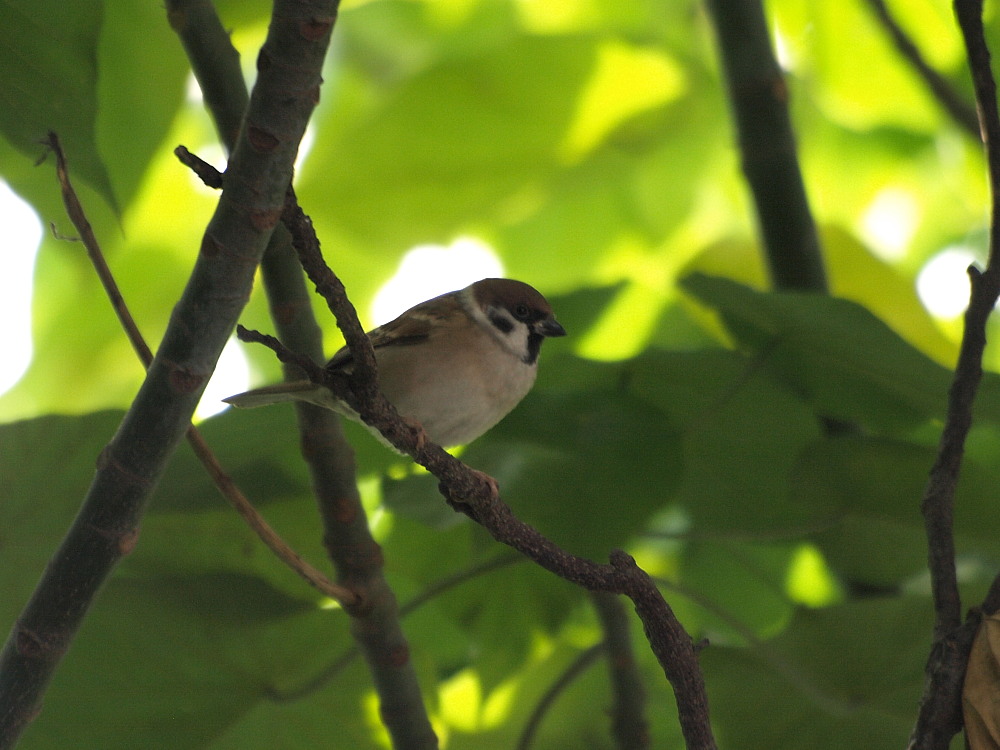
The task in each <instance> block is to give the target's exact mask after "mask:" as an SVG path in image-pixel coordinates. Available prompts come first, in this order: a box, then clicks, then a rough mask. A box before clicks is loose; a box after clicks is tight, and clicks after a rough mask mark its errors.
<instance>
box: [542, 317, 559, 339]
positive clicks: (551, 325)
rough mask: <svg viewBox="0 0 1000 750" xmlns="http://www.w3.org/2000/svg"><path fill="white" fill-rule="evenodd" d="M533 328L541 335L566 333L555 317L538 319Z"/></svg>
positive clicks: (549, 335) (550, 335)
mask: <svg viewBox="0 0 1000 750" xmlns="http://www.w3.org/2000/svg"><path fill="white" fill-rule="evenodd" d="M535 330H536V331H537V332H538V333H540V334H542V335H543V336H548V337H552V336H565V335H566V329H565V328H563V327H562V325H561V324H560V323H559V321H558V320H556V319H555V318H546V319H545V320H540V321H539V322H538V324H537V325H536V326H535Z"/></svg>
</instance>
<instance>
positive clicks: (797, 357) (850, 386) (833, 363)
mask: <svg viewBox="0 0 1000 750" xmlns="http://www.w3.org/2000/svg"><path fill="white" fill-rule="evenodd" d="M684 286H685V288H686V289H688V290H689V291H690V292H692V293H693V294H695V295H696V296H697V297H698V298H699V299H701V300H702V301H703V302H705V303H706V304H708V305H710V306H712V307H714V308H715V309H717V310H718V312H719V313H720V314H721V316H722V319H723V321H724V322H725V324H726V326H727V327H728V329H729V331H730V332H731V333H732V335H733V336H734V337H735V338H736V340H737V341H738V342H739V344H740V345H741V346H742V347H746V348H748V349H750V350H752V351H755V352H758V353H759V356H760V362H761V366H762V367H763V368H765V369H766V370H768V371H771V372H774V373H775V374H776V375H777V376H778V377H779V378H781V379H782V380H784V381H785V382H786V383H787V384H788V386H789V387H790V388H792V389H793V390H795V391H796V392H798V393H800V394H801V395H802V397H803V398H805V399H806V400H807V401H808V402H809V403H810V404H812V405H813V406H814V408H815V409H816V410H817V411H818V412H819V413H820V414H822V415H824V416H827V417H832V418H834V419H841V420H845V421H849V422H856V423H859V424H862V425H866V426H869V427H871V428H872V429H877V430H892V429H900V428H906V427H915V426H917V425H919V424H921V423H923V422H926V421H927V420H930V419H935V418H941V417H942V416H943V414H944V403H945V396H946V394H947V391H948V384H949V382H950V379H951V378H950V373H949V372H948V371H947V370H946V369H945V368H944V367H941V366H940V365H938V364H935V363H934V362H933V361H931V360H930V359H929V358H928V357H927V356H925V355H924V354H922V353H920V352H919V351H917V350H916V349H914V348H913V347H911V346H909V345H908V344H906V342H904V341H903V340H902V339H901V338H900V337H899V336H898V335H897V334H895V333H894V332H893V331H892V330H890V329H889V327H888V326H886V325H885V324H884V323H882V322H881V321H880V320H878V319H877V318H876V317H875V316H874V315H872V314H871V313H870V312H869V311H868V310H866V309H865V308H863V307H861V306H860V305H857V304H854V303H851V302H847V301H845V300H840V299H836V298H833V297H827V296H824V295H810V294H802V293H762V292H755V291H753V290H751V289H749V288H748V287H744V286H742V285H740V284H736V283H734V282H732V281H728V280H725V279H720V278H711V277H708V276H701V275H698V274H696V275H694V276H690V277H688V278H687V279H686V280H685V282H684Z"/></svg>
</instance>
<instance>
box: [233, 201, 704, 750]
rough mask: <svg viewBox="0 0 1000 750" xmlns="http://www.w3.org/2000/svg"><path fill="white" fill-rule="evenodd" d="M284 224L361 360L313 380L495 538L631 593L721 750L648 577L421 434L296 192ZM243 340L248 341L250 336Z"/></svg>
mask: <svg viewBox="0 0 1000 750" xmlns="http://www.w3.org/2000/svg"><path fill="white" fill-rule="evenodd" d="M283 220H284V221H285V225H286V226H288V227H289V230H290V231H291V234H292V242H293V245H294V246H295V249H296V251H297V252H298V254H299V259H300V261H301V262H302V266H303V268H304V269H305V270H306V274H307V275H308V276H309V278H310V280H311V281H312V282H313V284H314V285H315V286H316V290H317V291H318V292H319V293H320V294H321V295H322V296H323V297H324V299H325V300H326V302H327V305H328V306H329V308H330V310H331V312H333V314H334V316H335V318H336V319H337V325H338V326H339V327H340V329H341V331H342V332H343V333H344V338H345V339H346V341H347V344H348V346H349V347H350V348H351V353H352V355H353V357H354V362H355V363H356V365H355V368H354V372H353V373H352V375H351V376H350V378H349V381H348V384H347V386H348V387H347V388H346V392H345V388H344V383H343V381H342V380H337V379H335V378H334V377H333V376H332V374H331V373H330V372H329V371H327V370H326V369H324V368H321V367H319V366H318V365H316V364H315V363H308V362H303V365H304V367H305V369H306V374H307V376H308V377H309V378H310V379H311V380H312V381H313V382H316V383H322V384H324V385H326V386H327V387H329V388H330V389H331V390H332V391H333V392H334V393H335V394H336V395H338V396H339V397H341V398H345V399H346V400H348V402H349V403H350V405H351V406H352V408H354V409H356V410H357V412H358V414H359V415H360V417H361V419H362V420H363V421H364V422H365V423H366V424H368V425H369V426H371V427H373V428H375V429H376V430H378V431H379V433H381V434H382V436H383V437H385V438H386V440H388V441H389V442H390V443H391V444H392V445H393V446H395V447H396V448H397V449H398V450H400V451H402V452H403V453H406V454H407V455H409V456H411V457H412V458H413V460H414V461H416V462H417V463H418V464H420V465H421V466H423V467H425V468H426V469H428V470H429V471H430V472H431V473H432V474H434V475H435V476H436V477H437V478H438V479H439V480H440V482H441V484H440V488H441V492H442V494H443V495H444V496H445V498H446V499H447V500H448V502H449V503H451V504H452V506H453V507H455V508H456V509H457V510H460V511H462V512H464V513H466V514H467V515H468V516H469V517H471V518H472V519H473V520H475V521H476V522H477V523H480V524H481V525H482V526H484V527H485V528H486V529H487V531H489V533H490V534H491V535H492V536H493V538H494V539H496V540H497V541H499V542H502V543H503V544H506V545H508V546H510V547H513V548H514V549H516V550H518V551H519V552H521V553H522V554H524V555H526V556H528V557H529V558H531V559H532V560H534V561H535V562H536V563H538V564H539V565H541V566H542V567H544V568H546V569H547V570H550V571H552V572H554V573H556V574H557V575H559V576H560V577H562V578H565V579H566V580H568V581H571V582H573V583H576V584H579V585H581V586H583V587H585V588H587V589H589V590H592V591H606V592H611V593H618V594H625V595H626V596H628V597H629V598H630V599H631V600H632V602H633V604H634V606H635V609H636V612H637V613H638V615H639V618H640V619H641V620H642V622H643V625H644V626H645V630H646V636H647V638H648V639H649V642H650V646H651V648H652V650H653V653H654V655H655V656H656V658H657V660H658V661H659V662H660V666H661V667H662V668H663V671H664V674H665V675H666V677H667V679H668V680H669V681H670V683H671V685H672V686H673V689H674V695H675V697H676V699H677V707H678V716H679V720H680V725H681V730H682V732H683V734H684V737H685V740H686V743H687V747H688V748H690V749H692V750H693V749H694V748H704V749H705V750H708V749H711V748H715V740H714V738H713V736H712V730H711V725H710V723H709V718H708V698H707V695H706V692H705V684H704V678H703V676H702V673H701V669H700V667H699V666H698V659H697V654H696V652H695V647H694V644H693V643H692V641H691V638H690V636H688V634H687V633H686V632H685V631H684V628H683V627H682V626H681V624H680V622H678V620H677V618H676V617H675V616H674V613H673V611H672V610H671V609H670V606H669V605H668V604H667V602H666V601H665V600H664V599H663V596H662V595H661V594H660V592H659V590H658V589H657V587H656V584H655V583H654V582H653V580H652V579H651V578H650V577H649V575H647V574H646V573H645V572H644V571H643V570H641V569H640V568H639V567H638V566H637V565H636V564H635V561H634V560H633V559H632V558H631V557H630V556H629V555H628V554H626V553H625V552H622V551H620V550H616V551H614V552H612V553H611V559H610V564H609V565H599V564H597V563H594V562H592V561H590V560H586V559H584V558H581V557H577V556H575V555H571V554H569V553H567V552H565V551H564V550H562V549H561V548H559V547H558V546H557V545H555V544H554V543H553V542H551V541H549V540H548V539H547V538H545V537H544V536H543V535H542V534H540V533H539V532H538V531H537V530H536V529H534V528H533V527H531V526H529V525H528V524H526V523H524V522H523V521H521V520H520V519H518V518H517V517H515V516H514V514H513V512H512V511H511V510H510V508H509V507H508V506H507V505H506V504H505V503H503V501H501V499H500V497H499V495H498V491H497V485H496V482H495V480H493V479H491V478H490V477H487V476H486V475H484V474H482V473H481V472H478V471H475V470H473V469H471V468H469V467H468V466H466V465H465V464H463V463H462V462H461V461H459V460H458V459H456V458H455V457H454V456H452V455H451V454H449V453H448V452H446V451H445V450H444V449H443V448H441V446H439V445H436V444H434V443H432V442H430V441H429V440H428V439H427V437H426V435H425V434H424V433H423V430H422V429H419V428H417V427H414V426H413V425H411V424H409V423H407V422H406V421H404V420H402V419H401V418H400V416H399V414H398V413H397V412H396V409H395V408H394V407H393V406H392V404H390V403H389V402H388V401H387V400H386V398H385V396H383V395H382V393H381V391H380V390H379V389H378V383H377V375H376V368H375V356H374V352H373V350H372V346H371V342H370V341H369V339H368V336H367V335H366V334H365V332H364V329H363V328H362V327H361V323H360V322H359V320H358V317H357V313H356V312H355V310H354V306H353V305H352V304H351V302H350V300H349V299H348V298H347V294H346V292H345V290H344V286H343V284H342V283H341V281H340V279H338V278H337V276H336V275H335V274H334V273H333V271H331V270H330V268H329V267H328V266H327V265H326V262H325V261H324V260H323V256H322V253H321V252H320V248H319V242H318V240H317V239H316V237H315V234H314V233H313V232H312V227H311V224H310V223H309V221H308V217H305V216H304V215H302V214H301V211H300V210H299V209H298V207H297V205H296V204H295V202H294V196H293V195H292V194H291V192H289V200H288V202H287V204H286V213H285V215H284V216H283ZM241 335H244V336H245V335H246V332H245V331H244V332H243V333H242V334H241ZM257 336H258V337H259V336H260V335H259V334H257ZM268 345H269V346H271V347H272V348H273V349H274V350H275V351H276V352H278V353H279V354H281V356H292V357H294V356H295V355H294V354H291V353H290V352H287V351H285V352H283V351H282V350H283V349H284V347H282V345H281V344H280V342H277V341H276V340H270V341H268Z"/></svg>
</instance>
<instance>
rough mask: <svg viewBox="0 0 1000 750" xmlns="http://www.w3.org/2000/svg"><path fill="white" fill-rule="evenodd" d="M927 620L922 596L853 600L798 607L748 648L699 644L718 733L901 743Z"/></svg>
mask: <svg viewBox="0 0 1000 750" xmlns="http://www.w3.org/2000/svg"><path fill="white" fill-rule="evenodd" d="M931 617H932V616H931V613H930V610H929V608H928V606H927V602H926V601H925V600H922V599H894V600H883V601H864V602H854V603H848V604H843V605H840V606H837V607H831V608H829V609H823V610H803V611H800V612H799V613H798V614H797V616H796V617H795V619H794V620H793V621H792V623H791V624H790V626H789V627H788V629H787V630H786V631H785V632H784V633H783V634H782V635H780V636H778V637H777V638H775V639H773V640H769V641H766V642H764V643H761V644H759V645H757V646H755V647H753V648H751V649H730V648H715V647H709V648H707V649H705V651H703V652H702V653H701V655H700V661H701V663H702V665H703V666H704V669H705V672H706V679H707V681H708V683H709V684H710V685H712V686H713V687H714V691H713V694H712V695H713V698H712V713H713V716H714V717H715V721H716V722H717V728H718V729H717V731H718V733H719V735H720V736H727V735H728V733H729V732H734V733H736V734H738V736H739V737H740V738H741V739H740V746H741V747H746V748H748V749H749V750H754V749H756V748H774V747H781V748H792V749H795V748H802V749H803V750H804V749H805V748H815V747H884V748H888V747H894V746H899V745H905V744H906V740H907V737H908V736H909V733H910V730H911V729H912V726H913V716H914V714H913V706H914V705H915V703H916V702H917V701H918V700H919V698H920V694H921V689H922V686H923V681H924V674H923V662H924V659H925V658H926V653H927V633H928V632H929V629H930V627H931ZM748 690H749V691H751V693H752V697H753V699H752V700H748ZM776 717H777V718H776Z"/></svg>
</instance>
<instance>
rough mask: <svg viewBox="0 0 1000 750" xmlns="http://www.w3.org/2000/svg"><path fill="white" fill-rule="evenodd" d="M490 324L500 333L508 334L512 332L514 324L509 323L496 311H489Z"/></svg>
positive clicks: (505, 317)
mask: <svg viewBox="0 0 1000 750" xmlns="http://www.w3.org/2000/svg"><path fill="white" fill-rule="evenodd" d="M489 317H490V323H492V324H493V326H494V327H495V328H496V329H497V330H498V331H500V332H501V333H510V332H511V331H513V330H514V324H513V323H512V322H511V320H510V318H508V317H507V316H505V315H501V314H500V313H499V312H497V311H496V310H490V314H489Z"/></svg>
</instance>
